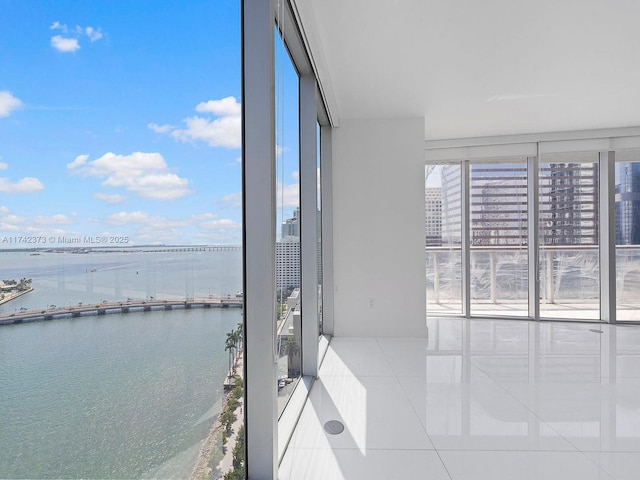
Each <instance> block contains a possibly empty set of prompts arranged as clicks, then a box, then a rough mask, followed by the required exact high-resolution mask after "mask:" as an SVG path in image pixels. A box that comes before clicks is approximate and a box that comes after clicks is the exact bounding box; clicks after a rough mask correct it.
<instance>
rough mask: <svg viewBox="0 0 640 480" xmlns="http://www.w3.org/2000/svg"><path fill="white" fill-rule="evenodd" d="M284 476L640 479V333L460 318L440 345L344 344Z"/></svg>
mask: <svg viewBox="0 0 640 480" xmlns="http://www.w3.org/2000/svg"><path fill="white" fill-rule="evenodd" d="M593 330H596V331H595V332H594V331H593ZM597 330H601V331H602V333H600V332H598V331H597ZM328 420H340V421H341V422H343V423H344V425H345V430H344V432H343V433H341V434H339V435H329V434H327V433H325V431H324V429H323V425H324V423H325V422H327V421H328ZM279 478H280V479H281V480H314V479H318V480H339V479H347V480H359V479H363V480H377V479H385V480H386V479H403V480H404V479H434V480H439V479H444V480H467V479H469V480H484V479H491V480H502V479H504V480H518V479H527V480H532V479H541V480H555V479H558V480H560V479H561V480H574V479H575V480H590V479H610V480H611V479H617V480H631V479H634V480H638V479H640V326H631V325H620V326H609V325H602V324H582V323H555V322H554V323H546V322H543V323H537V322H526V321H514V320H510V321H509V320H461V319H452V318H449V319H432V320H430V321H429V338H428V339H416V338H409V339H406V338H404V339H400V338H334V339H333V340H332V342H331V344H330V346H329V350H328V352H327V355H326V356H325V359H324V362H323V364H322V366H321V369H320V378H319V380H318V381H317V382H316V383H315V384H314V386H313V388H312V390H311V394H310V396H309V399H308V401H307V403H306V405H305V408H304V410H303V413H302V416H301V418H300V421H299V422H298V425H297V427H296V430H295V432H294V435H293V437H292V439H291V442H290V444H289V447H288V449H287V452H286V453H285V456H284V459H283V461H282V463H281V465H280V470H279Z"/></svg>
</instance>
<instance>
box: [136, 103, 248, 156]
mask: <svg viewBox="0 0 640 480" xmlns="http://www.w3.org/2000/svg"><path fill="white" fill-rule="evenodd" d="M196 111H197V112H199V113H208V114H213V115H215V116H217V117H219V118H211V117H210V116H209V117H204V116H198V115H196V116H193V117H189V118H185V119H184V120H183V123H184V124H185V125H186V128H177V127H173V126H171V125H158V124H156V123H150V124H149V125H148V126H149V128H150V129H151V130H153V131H155V132H158V133H168V134H170V135H171V136H172V137H173V138H175V139H176V140H180V141H182V142H194V141H203V142H206V143H208V144H209V145H210V146H212V147H223V148H240V146H241V129H242V122H241V105H240V103H238V101H237V100H236V99H235V97H226V98H223V99H221V100H209V101H208V102H201V103H199V104H198V105H197V106H196Z"/></svg>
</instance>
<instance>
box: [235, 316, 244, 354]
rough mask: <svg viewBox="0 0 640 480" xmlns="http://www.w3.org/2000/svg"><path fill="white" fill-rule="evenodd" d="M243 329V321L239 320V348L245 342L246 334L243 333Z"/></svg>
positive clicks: (237, 332) (237, 329) (237, 331)
mask: <svg viewBox="0 0 640 480" xmlns="http://www.w3.org/2000/svg"><path fill="white" fill-rule="evenodd" d="M242 331H243V326H242V322H238V327H237V328H236V334H237V336H238V347H239V348H242V344H243V342H244V335H243V333H242Z"/></svg>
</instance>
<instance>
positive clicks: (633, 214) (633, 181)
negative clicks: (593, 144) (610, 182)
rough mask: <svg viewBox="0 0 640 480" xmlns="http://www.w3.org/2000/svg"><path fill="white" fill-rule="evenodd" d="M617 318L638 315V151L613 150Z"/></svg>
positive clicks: (629, 318) (639, 291) (639, 305)
mask: <svg viewBox="0 0 640 480" xmlns="http://www.w3.org/2000/svg"><path fill="white" fill-rule="evenodd" d="M615 158H616V164H615V192H614V194H615V216H616V229H615V232H616V233H615V235H616V239H615V245H616V256H615V259H616V305H617V315H616V318H617V320H618V321H629V320H639V319H640V151H638V150H630V151H617V152H616V154H615Z"/></svg>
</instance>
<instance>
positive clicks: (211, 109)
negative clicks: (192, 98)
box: [196, 97, 242, 117]
mask: <svg viewBox="0 0 640 480" xmlns="http://www.w3.org/2000/svg"><path fill="white" fill-rule="evenodd" d="M196 112H201V113H203V112H208V113H213V114H214V115H218V116H220V117H227V116H238V115H240V114H241V112H242V106H241V105H240V104H239V103H238V101H237V100H236V99H235V97H225V98H222V99H220V100H209V101H208V102H200V103H199V104H198V105H197V106H196Z"/></svg>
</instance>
